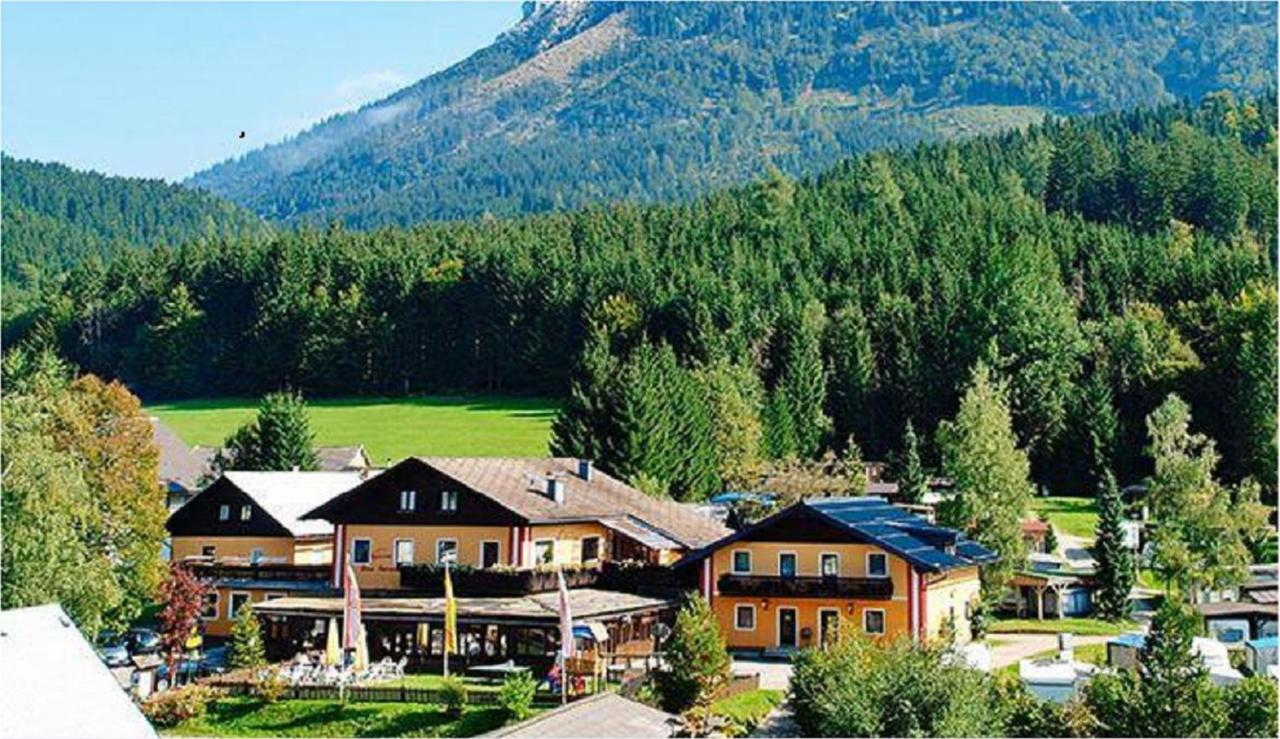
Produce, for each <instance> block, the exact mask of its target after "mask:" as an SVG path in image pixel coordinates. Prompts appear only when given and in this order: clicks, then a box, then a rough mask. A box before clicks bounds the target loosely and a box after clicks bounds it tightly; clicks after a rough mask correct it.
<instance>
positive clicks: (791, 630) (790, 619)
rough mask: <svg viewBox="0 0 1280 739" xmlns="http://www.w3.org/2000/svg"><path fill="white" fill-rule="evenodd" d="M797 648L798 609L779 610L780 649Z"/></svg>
mask: <svg viewBox="0 0 1280 739" xmlns="http://www.w3.org/2000/svg"><path fill="white" fill-rule="evenodd" d="M795 647H796V609H794V608H779V609H778V648H779V649H788V648H790V649H794V648H795Z"/></svg>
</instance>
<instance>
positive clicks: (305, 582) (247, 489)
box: [166, 472, 366, 636]
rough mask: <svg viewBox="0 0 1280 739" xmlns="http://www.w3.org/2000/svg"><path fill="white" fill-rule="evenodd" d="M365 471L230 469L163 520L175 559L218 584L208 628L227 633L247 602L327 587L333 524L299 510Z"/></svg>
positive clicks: (212, 596) (357, 480)
mask: <svg viewBox="0 0 1280 739" xmlns="http://www.w3.org/2000/svg"><path fill="white" fill-rule="evenodd" d="M365 477H366V475H365V474H364V473H361V472H228V473H226V474H224V475H223V476H222V477H220V478H218V479H217V480H216V481H214V482H213V483H212V484H210V485H209V486H208V487H207V488H205V489H204V490H202V491H201V492H200V493H199V494H197V495H196V496H195V497H193V498H192V499H191V500H190V501H188V502H187V503H186V504H185V505H183V506H182V507H181V508H179V509H178V510H177V511H175V512H174V513H173V514H172V515H171V516H170V517H169V520H168V522H167V523H166V528H168V530H169V534H170V536H171V537H172V552H173V553H172V558H173V560H174V561H178V562H186V563H188V564H190V565H191V566H192V568H193V570H194V571H195V572H196V573H197V574H198V575H199V576H200V577H202V578H203V579H205V580H207V581H209V582H210V583H211V584H212V585H213V591H212V592H211V593H210V594H209V596H208V598H207V600H206V602H205V609H204V612H203V613H202V614H201V617H202V619H203V621H204V627H205V632H206V633H207V634H209V635H211V636H226V635H228V634H229V633H230V629H231V621H232V620H233V619H234V618H235V614H236V611H237V609H239V608H240V607H241V606H242V605H243V604H245V603H259V602H262V601H265V600H271V599H274V598H279V597H284V596H286V595H298V594H304V593H316V592H324V591H325V590H326V589H327V588H328V579H329V578H328V575H329V570H330V568H331V567H332V562H333V529H332V527H331V526H329V525H328V524H327V523H325V522H323V521H313V520H303V519H302V518H301V516H302V515H303V514H304V513H306V512H307V511H309V510H311V509H312V508H314V507H315V506H317V505H319V504H320V503H323V502H324V501H326V500H329V499H330V498H332V497H333V496H335V495H338V494H339V493H342V492H344V491H346V490H349V489H351V488H353V487H355V486H356V485H358V484H360V483H361V482H363V481H364V479H365Z"/></svg>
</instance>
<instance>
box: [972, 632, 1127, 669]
mask: <svg viewBox="0 0 1280 739" xmlns="http://www.w3.org/2000/svg"><path fill="white" fill-rule="evenodd" d="M1112 638H1114V637H1110V636H1076V637H1073V638H1072V643H1073V644H1074V645H1075V646H1077V647H1083V646H1087V645H1089V644H1106V643H1107V640H1108V639H1112ZM992 642H995V643H994V644H992ZM987 644H988V646H989V647H990V649H991V669H993V670H997V669H1000V668H1001V667H1006V666H1008V665H1012V664H1016V663H1017V662H1018V661H1019V660H1023V659H1026V658H1028V657H1031V656H1034V655H1037V654H1040V653H1042V652H1048V651H1050V650H1056V649H1057V648H1058V635H1057V634H992V635H991V636H989V637H988V638H987Z"/></svg>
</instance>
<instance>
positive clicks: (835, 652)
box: [791, 630, 1003, 736]
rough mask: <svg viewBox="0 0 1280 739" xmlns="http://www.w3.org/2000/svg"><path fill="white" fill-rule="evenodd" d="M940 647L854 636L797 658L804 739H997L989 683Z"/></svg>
mask: <svg viewBox="0 0 1280 739" xmlns="http://www.w3.org/2000/svg"><path fill="white" fill-rule="evenodd" d="M944 656H945V651H944V650H943V649H941V648H940V647H938V646H937V645H922V644H916V643H914V642H912V641H911V640H910V639H898V640H895V641H892V642H887V643H886V642H883V641H881V642H876V641H872V640H869V639H867V638H865V637H863V636H861V635H860V634H858V633H857V632H855V631H852V630H850V631H849V632H848V633H846V634H842V635H841V638H840V639H839V640H837V641H836V643H835V644H833V645H830V646H829V647H828V648H827V649H825V650H804V651H802V652H801V653H799V654H798V655H797V656H796V658H795V669H794V673H793V675H792V678H791V705H792V707H793V709H794V710H795V717H796V722H797V723H798V724H799V725H800V728H801V729H802V730H803V732H804V735H805V736H991V735H995V734H999V733H1000V732H1001V731H1002V730H1003V727H1002V726H1001V721H1000V715H999V711H998V710H997V708H998V705H997V698H996V695H995V691H994V690H993V687H992V682H991V679H990V678H989V677H988V676H986V675H984V674H982V673H980V672H976V671H974V670H971V669H969V668H968V667H965V666H961V665H957V664H954V662H952V661H948V660H947V659H944Z"/></svg>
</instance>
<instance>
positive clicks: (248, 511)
mask: <svg viewBox="0 0 1280 739" xmlns="http://www.w3.org/2000/svg"><path fill="white" fill-rule="evenodd" d="M251 516H253V506H251V505H242V506H240V520H241V521H248V520H249V518H250V517H251Z"/></svg>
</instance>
